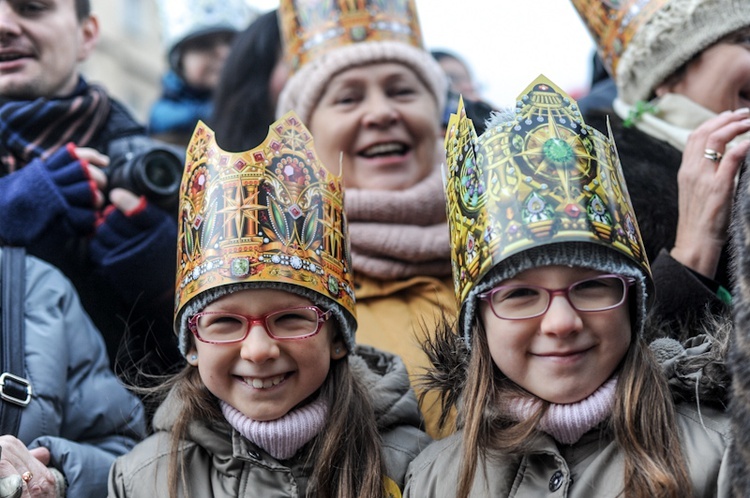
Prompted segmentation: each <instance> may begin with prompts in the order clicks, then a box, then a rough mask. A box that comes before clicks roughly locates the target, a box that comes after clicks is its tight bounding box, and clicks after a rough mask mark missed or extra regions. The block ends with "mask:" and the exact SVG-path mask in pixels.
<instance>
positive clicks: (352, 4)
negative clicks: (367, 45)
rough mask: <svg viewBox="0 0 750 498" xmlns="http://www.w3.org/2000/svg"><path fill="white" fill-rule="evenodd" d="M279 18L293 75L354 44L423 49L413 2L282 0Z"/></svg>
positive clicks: (412, 0)
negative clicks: (385, 43)
mask: <svg viewBox="0 0 750 498" xmlns="http://www.w3.org/2000/svg"><path fill="white" fill-rule="evenodd" d="M279 17H280V23H281V28H282V29H281V32H282V37H283V39H284V46H285V54H286V57H287V62H288V63H289V67H290V68H291V69H292V70H293V71H296V70H297V69H299V68H300V67H301V66H303V65H304V64H306V63H308V62H310V61H311V60H313V59H315V58H317V57H320V56H321V55H322V54H324V53H326V52H328V51H330V50H332V49H335V48H337V47H342V46H346V45H351V44H353V43H361V42H367V41H387V40H390V41H398V42H402V43H406V44H408V45H412V46H414V47H417V48H422V32H421V30H420V27H419V20H418V19H417V9H416V7H415V4H414V0H336V1H334V0H281V3H280V6H279Z"/></svg>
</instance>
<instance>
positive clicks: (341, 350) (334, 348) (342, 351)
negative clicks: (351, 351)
mask: <svg viewBox="0 0 750 498" xmlns="http://www.w3.org/2000/svg"><path fill="white" fill-rule="evenodd" d="M346 353H347V351H346V346H344V341H342V340H341V339H336V340H335V341H333V342H332V343H331V359H332V360H340V359H341V358H343V357H344V356H346Z"/></svg>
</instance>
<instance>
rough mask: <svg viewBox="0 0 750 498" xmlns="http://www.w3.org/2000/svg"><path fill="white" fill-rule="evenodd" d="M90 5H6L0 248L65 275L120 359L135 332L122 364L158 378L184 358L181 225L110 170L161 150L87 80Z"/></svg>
mask: <svg viewBox="0 0 750 498" xmlns="http://www.w3.org/2000/svg"><path fill="white" fill-rule="evenodd" d="M90 8H91V7H90V2H89V0H43V1H29V0H0V213H3V217H2V220H1V221H0V239H1V240H2V242H3V243H4V244H8V245H16V246H24V247H26V248H27V251H28V252H29V253H30V254H32V255H35V256H37V257H40V258H41V259H44V260H46V261H48V262H50V263H52V264H53V265H55V266H57V267H58V268H60V269H61V270H62V271H63V273H64V274H65V275H66V276H67V277H68V278H69V279H70V280H71V281H72V282H73V284H74V286H75V288H76V290H77V291H78V293H79V294H80V296H81V300H82V302H83V305H84V308H85V309H86V311H87V312H88V313H89V315H90V316H91V317H92V319H93V321H94V323H95V324H96V326H97V327H98V328H99V330H100V331H101V332H102V334H103V335H104V338H105V342H106V343H107V350H108V352H109V355H110V358H111V359H112V360H114V359H115V357H116V355H115V353H116V352H117V350H118V346H119V344H120V341H121V339H122V337H123V334H124V333H125V332H126V330H127V331H128V337H129V342H128V347H126V348H121V349H122V350H123V351H124V352H125V353H126V354H127V355H128V357H125V358H123V357H121V358H119V360H118V364H120V365H122V364H125V365H130V366H132V364H133V362H134V361H135V360H134V359H136V358H137V359H138V361H141V364H142V366H143V367H144V368H143V369H142V370H145V371H149V372H151V373H154V372H159V371H161V370H163V369H164V368H169V367H170V366H171V365H172V361H175V362H176V361H178V358H179V354H177V353H176V347H173V344H172V341H173V334H172V333H171V313H172V296H173V292H174V289H173V282H174V280H173V274H174V268H175V253H174V247H175V242H176V233H177V229H176V221H175V217H174V216H170V215H169V214H168V213H167V212H166V211H164V210H162V209H160V208H158V207H156V205H155V202H153V201H151V202H149V200H147V198H146V197H145V196H139V195H135V194H134V193H132V192H131V191H129V190H124V189H119V188H116V189H111V187H112V186H113V185H111V183H112V182H111V181H108V180H110V179H111V178H110V177H111V176H112V175H108V174H107V173H106V171H107V170H108V169H112V168H113V167H114V166H115V164H116V163H122V162H127V158H129V157H132V156H133V155H135V156H138V155H139V154H143V153H144V151H146V150H150V149H153V148H155V143H154V142H152V141H150V139H148V138H147V137H146V136H145V130H144V128H143V127H142V126H141V125H139V124H138V123H136V122H135V120H134V119H133V118H132V117H131V116H130V114H129V113H128V112H127V111H126V110H125V108H124V107H123V106H122V105H121V104H120V103H118V102H117V101H116V100H114V99H112V98H111V97H110V96H108V95H107V93H106V92H105V91H104V90H103V89H102V88H100V87H97V86H95V85H89V84H88V83H87V82H86V81H85V80H84V79H83V78H82V77H81V75H80V72H79V69H78V64H79V63H81V62H83V61H85V60H86V59H87V58H88V56H89V55H90V54H91V52H92V51H93V50H94V47H95V45H96V42H97V39H98V34H99V26H98V22H97V19H96V18H95V17H94V16H92V15H91V12H90ZM178 168H179V166H178ZM179 174H180V173H179V170H178V172H177V175H178V176H179ZM108 183H109V185H108ZM139 193H140V192H139ZM146 336H148V341H151V342H150V343H149V344H144V340H146V339H144V337H146ZM155 343H156V344H155ZM149 351H151V352H150V355H151V356H150V357H145V356H147V353H149ZM154 352H155V353H154ZM170 353H174V355H172V354H170ZM121 354H122V352H121ZM154 355H156V356H158V357H154ZM144 357H145V358H144ZM157 364H160V365H157ZM155 365H156V366H155Z"/></svg>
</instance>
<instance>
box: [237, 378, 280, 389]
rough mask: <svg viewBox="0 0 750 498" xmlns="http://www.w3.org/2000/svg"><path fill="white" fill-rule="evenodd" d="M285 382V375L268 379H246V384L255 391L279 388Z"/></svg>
mask: <svg viewBox="0 0 750 498" xmlns="http://www.w3.org/2000/svg"><path fill="white" fill-rule="evenodd" d="M282 380H284V376H283V375H277V376H276V377H270V378H268V379H256V378H253V377H246V378H245V382H247V383H248V384H250V385H251V386H253V387H254V388H255V389H268V388H269V387H273V386H277V385H279V384H280V383H281V381H282Z"/></svg>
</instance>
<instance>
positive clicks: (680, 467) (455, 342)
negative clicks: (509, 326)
mask: <svg viewBox="0 0 750 498" xmlns="http://www.w3.org/2000/svg"><path fill="white" fill-rule="evenodd" d="M647 326H648V325H647ZM431 341H432V342H428V344H427V345H426V346H425V351H426V352H427V354H428V356H430V359H431V361H432V362H433V364H435V361H441V362H445V361H446V358H445V357H446V355H449V354H454V355H455V354H458V355H459V356H463V361H458V362H457V361H455V360H452V362H451V361H448V362H447V363H448V364H449V367H448V368H447V369H446V368H443V369H442V373H438V374H435V373H431V374H430V375H429V376H428V377H427V378H426V381H427V382H426V384H427V386H428V387H436V386H438V385H442V386H446V385H451V386H453V387H452V388H451V389H443V407H444V412H447V410H448V408H449V407H450V406H449V405H451V404H453V403H458V404H459V408H458V412H459V418H458V422H457V423H458V425H459V426H460V427H462V428H463V454H462V458H461V472H460V473H459V475H460V479H459V482H458V492H457V495H456V496H457V497H458V498H466V497H468V496H469V494H470V492H471V488H472V485H473V483H474V478H475V475H476V472H477V466H478V461H479V457H480V456H481V457H482V458H483V459H486V457H487V452H488V451H489V450H498V451H501V452H503V453H505V454H511V455H519V454H523V453H524V452H525V451H526V450H528V445H529V443H530V442H531V441H532V440H533V438H534V436H535V434H536V427H537V425H538V423H539V422H540V420H541V419H542V417H543V416H544V414H545V412H546V411H547V409H548V408H549V403H547V402H543V403H540V404H539V405H540V406H539V408H538V410H537V411H536V412H535V413H534V415H533V416H531V417H529V418H528V419H527V420H524V421H521V422H517V421H515V420H513V419H512V418H510V417H508V415H507V414H506V413H504V412H503V410H501V409H499V407H502V406H506V404H507V403H508V402H509V400H511V399H513V398H518V397H528V396H529V393H528V392H527V391H525V390H523V389H522V388H520V387H519V386H517V385H516V384H515V383H514V382H512V381H511V380H509V379H508V378H507V377H506V376H505V375H504V374H503V373H502V372H501V371H500V370H499V369H498V368H497V366H496V365H495V363H494V362H493V360H492V356H491V355H490V350H489V346H488V343H487V337H486V333H485V330H484V327H483V325H482V323H481V320H478V321H477V323H475V325H474V330H473V331H472V343H471V347H472V351H471V353H469V351H468V349H467V348H466V346H465V345H463V339H462V338H460V336H459V335H458V334H456V332H455V329H454V327H453V326H452V325H451V324H450V323H448V322H447V321H445V322H444V323H443V325H442V326H441V328H440V331H439V333H438V335H437V336H436V338H434V339H431ZM451 352H452V353H451ZM467 357H468V358H467ZM451 363H452V365H451ZM459 363H463V369H459V368H457V365H458V364H459ZM461 370H462V372H461ZM459 372H461V373H459ZM446 375H447V376H448V377H453V378H446ZM460 400H464V401H465V402H463V403H461V401H460ZM609 423H610V426H611V428H612V430H613V433H614V437H615V440H616V442H617V444H618V445H619V446H620V447H621V448H622V451H623V454H624V465H625V469H624V476H623V482H624V488H623V491H622V493H621V494H622V495H625V494H626V495H627V496H628V497H629V498H630V497H635V498H678V497H681V496H686V495H690V494H691V490H690V482H691V481H690V478H689V475H688V470H687V463H686V460H685V456H684V454H683V451H682V447H681V446H680V433H679V429H678V428H677V424H676V414H675V407H674V402H673V400H672V397H671V394H670V391H669V387H668V385H667V382H666V379H665V378H664V376H663V374H662V372H661V370H660V368H659V366H658V364H657V362H656V360H655V359H654V357H653V356H652V355H651V352H650V350H649V349H648V347H647V346H646V344H645V342H644V341H643V339H641V338H640V337H635V338H634V340H633V341H632V343H631V346H630V348H629V350H628V352H627V354H626V355H625V358H624V359H623V361H622V363H621V365H620V368H619V375H618V382H617V388H616V393H615V401H614V406H613V409H612V416H611V417H610V422H609ZM625 490H627V493H626V492H625Z"/></svg>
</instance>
